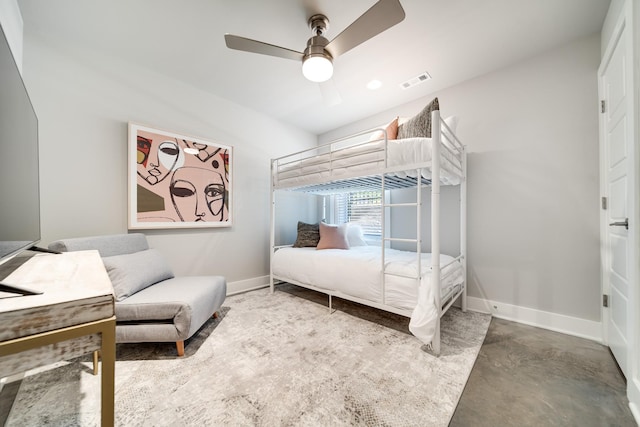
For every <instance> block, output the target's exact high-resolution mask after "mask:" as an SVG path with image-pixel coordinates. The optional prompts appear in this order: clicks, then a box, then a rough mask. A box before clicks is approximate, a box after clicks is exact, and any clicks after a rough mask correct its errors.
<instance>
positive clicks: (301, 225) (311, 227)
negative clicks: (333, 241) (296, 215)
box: [293, 221, 320, 248]
mask: <svg viewBox="0 0 640 427" xmlns="http://www.w3.org/2000/svg"><path fill="white" fill-rule="evenodd" d="M319 241H320V226H319V225H318V224H307V223H305V222H302V221H298V236H297V237H296V242H295V243H294V244H293V247H294V248H309V247H313V248H315V247H316V246H318V242H319Z"/></svg>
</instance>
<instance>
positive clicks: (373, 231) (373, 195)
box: [336, 191, 382, 236]
mask: <svg viewBox="0 0 640 427" xmlns="http://www.w3.org/2000/svg"><path fill="white" fill-rule="evenodd" d="M336 214H337V217H338V223H343V222H357V223H358V224H360V225H361V227H362V230H363V231H364V234H369V235H373V236H381V235H382V192H381V191H355V192H352V193H344V194H340V195H337V196H336Z"/></svg>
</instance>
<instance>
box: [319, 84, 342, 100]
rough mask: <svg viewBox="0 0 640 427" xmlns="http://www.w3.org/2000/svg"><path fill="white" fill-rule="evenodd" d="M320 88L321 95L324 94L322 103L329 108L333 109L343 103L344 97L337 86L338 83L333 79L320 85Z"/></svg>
mask: <svg viewBox="0 0 640 427" xmlns="http://www.w3.org/2000/svg"><path fill="white" fill-rule="evenodd" d="M318 85H319V86H320V93H322V102H323V103H324V105H326V106H327V107H333V106H334V105H338V104H340V103H342V97H341V96H340V92H339V91H338V87H337V86H336V82H335V80H333V79H329V80H327V81H325V82H322V83H318Z"/></svg>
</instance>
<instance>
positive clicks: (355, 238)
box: [347, 222, 367, 247]
mask: <svg viewBox="0 0 640 427" xmlns="http://www.w3.org/2000/svg"><path fill="white" fill-rule="evenodd" d="M347 241H348V242H349V247H351V246H367V242H365V241H364V233H363V232H362V227H361V226H360V224H358V223H355V222H349V223H347Z"/></svg>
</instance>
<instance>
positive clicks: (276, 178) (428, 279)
mask: <svg viewBox="0 0 640 427" xmlns="http://www.w3.org/2000/svg"><path fill="white" fill-rule="evenodd" d="M431 123H432V129H431V130H432V136H431V138H420V139H419V140H418V139H415V140H414V139H406V140H398V141H394V140H387V136H386V131H385V130H384V129H377V130H375V131H378V132H379V131H380V130H382V131H383V134H384V137H383V138H382V139H380V140H378V141H364V142H357V143H355V144H353V143H352V144H348V143H347V141H352V140H353V137H355V139H356V140H357V139H358V138H359V137H362V136H363V135H365V134H367V133H368V132H365V133H362V134H358V135H355V136H352V137H349V138H343V139H340V140H338V141H333V142H331V143H327V144H323V145H320V146H318V147H314V148H312V149H308V150H304V151H301V152H297V153H293V154H291V155H287V156H284V157H280V158H277V159H273V160H272V165H271V168H272V180H271V190H272V191H271V206H272V210H271V279H270V287H271V292H273V291H274V289H275V283H276V282H288V283H292V284H295V285H298V286H302V287H305V288H309V289H313V290H315V291H319V292H322V293H325V294H328V296H329V310H330V311H331V310H332V308H331V298H332V297H333V296H337V297H340V298H343V299H347V300H350V301H354V302H358V303H361V304H364V305H367V306H371V307H375V308H378V309H382V310H386V311H389V312H392V313H396V314H400V315H403V316H407V317H410V318H411V321H410V325H409V327H410V329H411V331H412V333H414V335H416V336H417V337H418V338H420V339H421V340H422V341H423V342H424V343H425V344H427V345H428V346H429V348H430V350H431V351H432V352H433V353H434V354H436V355H439V354H440V318H441V317H442V315H443V314H444V313H445V312H446V311H447V310H448V309H449V308H450V307H451V305H452V304H453V303H454V302H455V301H456V300H457V299H458V297H461V300H462V301H461V304H462V310H463V311H466V307H467V301H466V296H467V286H466V151H465V147H464V145H462V143H461V142H460V141H459V139H458V138H457V137H456V136H455V134H454V132H453V131H452V129H451V128H450V127H449V126H448V125H447V124H446V123H445V121H444V120H441V117H440V111H439V110H434V111H432V112H431ZM370 132H373V131H370ZM441 185H459V186H460V254H459V256H458V257H456V258H452V257H448V256H446V255H442V254H441V253H440V187H441ZM425 186H430V187H431V253H430V254H423V253H422V246H421V238H420V236H421V228H422V221H423V220H422V212H421V211H422V189H423V188H424V187H425ZM399 188H415V191H416V195H415V201H416V202H415V203H403V204H393V203H391V204H383V209H382V215H383V220H382V223H383V224H384V215H386V211H387V209H386V208H395V207H402V206H404V207H407V206H415V207H416V209H417V214H416V218H417V223H416V234H415V236H416V238H415V239H405V238H402V239H401V238H394V237H391V236H387V235H386V230H385V227H382V238H381V243H380V248H379V252H380V255H379V256H380V262H381V264H380V265H381V267H380V269H379V277H380V279H379V284H378V286H380V289H379V295H380V296H381V297H380V298H369V297H364V298H363V297H361V296H356V295H354V293H355V292H351V293H350V291H348V290H347V291H344V290H343V289H340V288H339V287H334V286H329V285H322V286H317V285H314V284H311V283H310V282H311V281H312V280H297V279H295V278H292V277H288V276H289V275H284V274H279V273H278V271H277V270H278V269H276V271H274V259H275V258H276V252H277V251H280V250H283V249H284V248H288V247H290V246H291V245H276V242H275V235H276V233H275V228H276V217H275V213H276V205H275V203H276V202H275V199H276V198H275V192H276V191H280V190H292V191H303V192H307V193H311V194H318V195H327V194H332V193H338V192H345V191H359V190H367V189H379V190H382V193H383V194H384V191H385V190H393V189H399ZM392 242H404V243H405V244H406V243H407V242H412V243H415V244H416V250H415V252H413V251H412V252H411V254H415V264H414V267H413V268H414V271H415V273H414V275H413V277H407V274H406V272H399V271H398V270H397V268H396V270H395V271H394V267H393V266H392V264H391V263H392V262H393V261H389V260H388V258H391V259H395V258H394V257H396V255H397V254H396V252H399V251H395V250H393V249H389V248H388V245H389V244H391V243H392ZM305 249H307V251H306V252H307V253H309V254H310V255H311V254H312V253H313V252H314V251H309V248H301V250H302V251H304V250H305ZM287 250H288V249H287ZM336 251H337V253H340V250H336ZM321 252H325V251H324V250H322V251H317V253H321ZM346 252H349V251H346ZM285 253H286V250H285V251H283V252H281V254H285ZM301 253H302V252H301ZM342 253H344V251H343V252H342ZM323 255H324V254H323ZM349 255H351V254H349ZM429 255H430V256H429ZM283 256H285V255H283ZM305 256H306V255H305ZM331 256H333V254H332V255H331ZM331 256H329V257H328V258H329V260H330V261H329V262H331ZM336 256H338V255H336ZM280 258H282V257H280ZM443 258H446V259H447V262H445V263H443V262H442V261H441V260H442V259H443ZM335 260H336V258H333V261H334V262H335ZM279 262H280V264H282V262H281V261H279ZM427 262H428V263H429V265H428V266H423V265H422V263H427ZM289 264H291V262H289ZM296 264H303V263H302V262H298V261H296ZM454 264H455V267H456V268H453V267H454ZM309 265H311V264H309ZM390 266H391V268H390ZM321 268H324V267H321ZM279 270H280V273H282V271H283V269H282V268H279ZM425 270H427V271H425ZM455 272H457V275H458V278H452V277H453V276H454V273H455ZM345 276H347V277H348V275H345ZM398 276H401V277H398ZM409 276H411V275H409ZM391 278H393V280H392V279H391ZM352 279H353V277H351V279H349V280H352ZM398 279H400V280H406V279H410V280H413V281H414V282H413V283H415V284H416V287H417V288H418V291H417V300H416V305H415V308H413V307H407V306H401V305H400V304H397V303H393V302H392V303H390V302H389V301H388V300H387V297H386V295H387V289H386V287H387V286H389V287H391V285H389V284H391V283H396V282H397V280H398ZM445 282H446V283H448V284H449V285H450V286H448V287H447V288H446V289H447V290H446V291H443V289H442V286H441V285H442V284H443V283H445ZM452 283H453V285H452ZM425 310H426V311H425ZM429 311H431V314H429ZM430 315H433V316H432V319H431V320H430V322H431V323H432V324H429V325H427V326H429V328H427V329H420V328H418V327H416V328H415V329H416V330H417V332H416V331H414V329H413V328H412V324H414V323H415V324H416V325H419V326H420V323H421V322H422V318H425V319H426V318H427V317H429V316H430ZM420 327H422V326H420ZM424 331H427V332H426V333H423V332H424ZM429 331H431V332H429Z"/></svg>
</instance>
